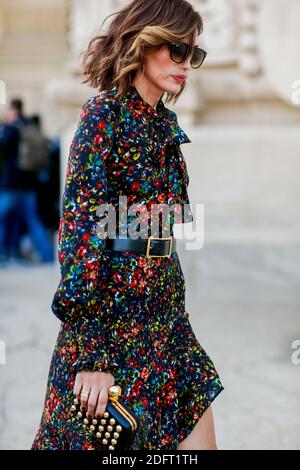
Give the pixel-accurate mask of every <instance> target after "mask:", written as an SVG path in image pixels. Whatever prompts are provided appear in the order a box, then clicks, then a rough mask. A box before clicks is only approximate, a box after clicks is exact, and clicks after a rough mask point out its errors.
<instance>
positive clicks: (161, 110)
mask: <svg viewBox="0 0 300 470" xmlns="http://www.w3.org/2000/svg"><path fill="white" fill-rule="evenodd" d="M122 103H123V104H124V105H125V106H126V107H127V108H129V109H130V110H131V112H132V114H133V116H134V117H135V118H137V119H142V120H144V118H146V121H148V122H151V124H152V125H153V126H155V127H156V128H157V130H158V131H159V133H160V135H161V137H162V138H163V139H164V140H165V142H166V143H167V144H183V143H190V142H191V140H190V139H189V137H188V136H187V135H186V133H185V132H184V130H183V129H182V128H181V127H180V126H179V124H178V122H177V115H176V113H175V112H174V111H172V110H170V109H168V108H166V107H165V105H164V103H163V101H162V98H160V100H159V102H158V103H157V106H156V109H155V108H154V107H153V106H151V104H150V103H148V102H147V101H145V100H144V99H143V98H142V96H141V95H140V94H139V92H138V90H137V88H136V87H135V85H134V84H132V85H131V87H130V88H129V89H128V91H127V92H126V94H125V95H124V96H123V98H122Z"/></svg>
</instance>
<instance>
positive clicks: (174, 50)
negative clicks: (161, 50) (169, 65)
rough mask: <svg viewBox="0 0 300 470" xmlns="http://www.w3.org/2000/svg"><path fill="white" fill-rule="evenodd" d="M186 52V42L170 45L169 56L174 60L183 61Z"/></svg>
mask: <svg viewBox="0 0 300 470" xmlns="http://www.w3.org/2000/svg"><path fill="white" fill-rule="evenodd" d="M187 52H188V45H187V44H184V43H182V44H172V46H171V56H172V59H173V60H174V62H177V63H181V62H184V61H185V59H186V55H187Z"/></svg>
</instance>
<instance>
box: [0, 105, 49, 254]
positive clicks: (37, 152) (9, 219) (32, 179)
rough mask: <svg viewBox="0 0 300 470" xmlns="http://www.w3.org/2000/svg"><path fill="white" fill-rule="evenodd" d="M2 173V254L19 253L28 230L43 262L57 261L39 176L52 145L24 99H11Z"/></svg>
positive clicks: (3, 141) (2, 133)
mask: <svg viewBox="0 0 300 470" xmlns="http://www.w3.org/2000/svg"><path fill="white" fill-rule="evenodd" d="M0 136H1V147H2V165H1V167H2V174H1V180H0V256H1V260H2V261H3V260H7V259H8V258H9V257H10V255H11V254H12V253H13V255H14V256H18V246H19V242H20V238H21V235H22V234H23V233H24V232H22V230H23V231H24V230H26V232H27V233H28V235H29V237H30V240H31V241H32V244H33V246H34V248H35V249H36V252H37V255H38V257H39V259H40V261H41V262H52V261H53V260H54V248H53V244H52V243H51V240H50V238H49V235H48V233H47V230H46V229H45V227H44V225H43V223H42V220H41V218H40V215H39V213H38V199H37V175H38V171H39V170H40V169H41V168H42V167H43V166H46V165H47V164H48V159H49V148H48V142H47V139H46V138H45V137H44V136H43V135H42V133H41V130H40V126H39V119H38V120H37V119H36V118H34V119H29V118H27V117H25V115H24V113H23V102H22V100H21V99H18V98H15V99H12V100H11V102H10V107H9V110H8V114H7V119H6V122H5V124H4V125H3V127H2V131H1V134H0Z"/></svg>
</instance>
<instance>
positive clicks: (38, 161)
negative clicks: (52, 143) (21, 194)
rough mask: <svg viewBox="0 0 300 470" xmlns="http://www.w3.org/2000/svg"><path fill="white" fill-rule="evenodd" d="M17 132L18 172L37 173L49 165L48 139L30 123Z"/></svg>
mask: <svg viewBox="0 0 300 470" xmlns="http://www.w3.org/2000/svg"><path fill="white" fill-rule="evenodd" d="M19 130H20V145H19V155H18V168H19V170H22V171H39V170H41V169H43V168H46V167H47V166H48V164H49V156H50V151H49V143H48V139H47V138H46V137H45V136H44V135H43V134H42V133H41V131H40V130H39V128H38V127H37V126H36V125H35V124H32V123H27V124H24V125H22V126H20V128H19Z"/></svg>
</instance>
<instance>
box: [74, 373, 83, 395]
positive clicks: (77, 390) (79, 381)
mask: <svg viewBox="0 0 300 470" xmlns="http://www.w3.org/2000/svg"><path fill="white" fill-rule="evenodd" d="M82 384H83V378H82V375H81V374H76V377H75V383H74V387H73V393H74V395H75V396H76V398H77V400H78V401H80V392H81V389H82Z"/></svg>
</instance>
